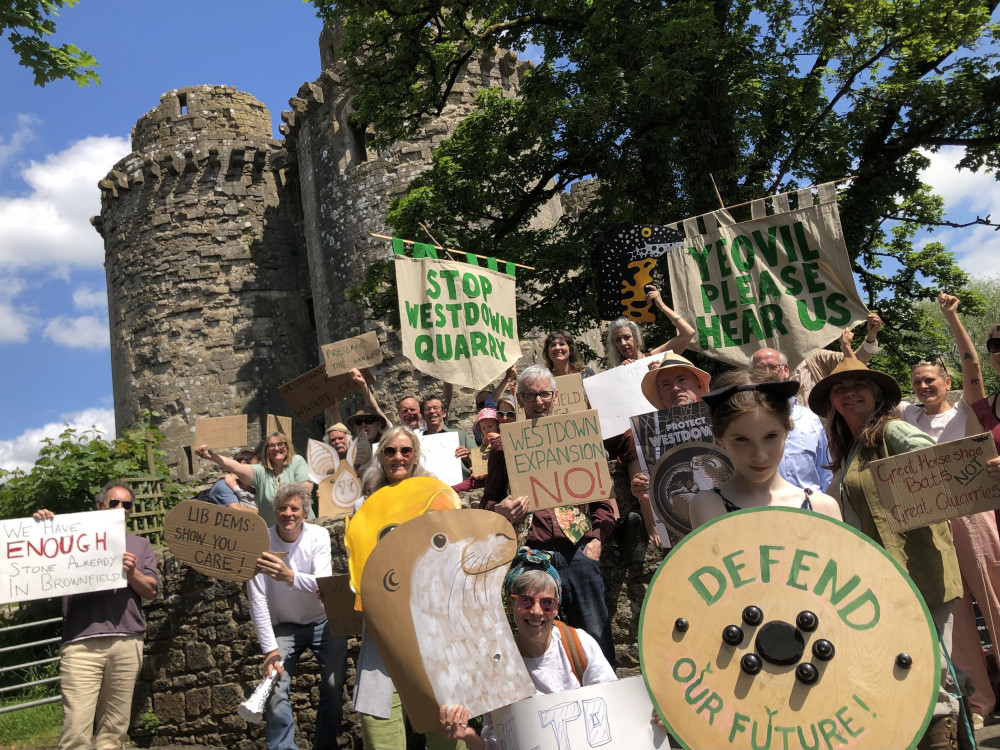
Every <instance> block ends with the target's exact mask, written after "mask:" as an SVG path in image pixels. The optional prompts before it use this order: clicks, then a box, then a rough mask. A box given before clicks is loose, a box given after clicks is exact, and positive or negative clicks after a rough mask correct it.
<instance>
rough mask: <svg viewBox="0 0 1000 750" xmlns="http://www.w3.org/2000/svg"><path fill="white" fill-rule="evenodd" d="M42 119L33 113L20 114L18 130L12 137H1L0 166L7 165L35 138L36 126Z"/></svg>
mask: <svg viewBox="0 0 1000 750" xmlns="http://www.w3.org/2000/svg"><path fill="white" fill-rule="evenodd" d="M39 123H40V120H39V119H38V118H37V117H34V116H33V115H18V116H17V130H15V131H14V132H13V133H12V134H11V136H10V138H3V137H0V167H4V166H6V165H7V163H8V162H9V161H11V160H12V159H13V158H14V157H15V156H17V155H18V154H19V153H21V151H22V150H23V149H24V146H25V144H27V143H30V142H31V141H33V140H34V139H35V128H36V126H37V125H38V124H39Z"/></svg>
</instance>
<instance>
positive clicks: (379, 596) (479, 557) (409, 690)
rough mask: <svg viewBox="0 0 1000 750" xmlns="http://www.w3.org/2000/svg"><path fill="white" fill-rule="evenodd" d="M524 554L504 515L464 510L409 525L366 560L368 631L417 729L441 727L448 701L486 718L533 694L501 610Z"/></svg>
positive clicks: (391, 535)
mask: <svg viewBox="0 0 1000 750" xmlns="http://www.w3.org/2000/svg"><path fill="white" fill-rule="evenodd" d="M516 551H517V536H516V534H515V532H514V529H513V527H512V526H511V525H510V522H509V521H507V519H505V518H504V517H503V516H501V515H500V514H499V513H493V512H492V511H488V510H457V511H448V512H437V513H425V514H423V515H421V516H419V517H417V518H415V519H413V520H411V521H408V522H407V523H404V524H403V525H401V526H399V527H397V528H395V529H393V530H392V531H390V532H388V533H387V534H386V536H385V538H384V539H383V540H382V541H380V542H379V543H378V544H377V545H376V547H375V549H374V550H373V551H372V553H371V555H370V556H369V557H368V562H367V564H366V565H365V569H364V572H363V574H362V577H361V595H362V600H363V601H364V616H365V627H366V629H367V631H368V632H369V633H371V636H372V639H373V640H374V641H375V645H376V647H377V648H378V652H379V654H380V655H381V656H382V660H383V661H384V662H385V665H386V668H387V669H388V670H389V676H390V677H391V678H392V681H393V683H394V684H395V686H396V689H397V690H398V691H399V697H400V698H401V699H402V701H403V707H404V708H405V709H406V714H407V716H409V718H410V722H411V723H412V724H413V728H414V729H415V730H416V731H418V732H427V731H430V730H432V729H435V728H437V727H438V726H439V725H438V710H439V707H440V706H441V705H442V704H448V705H454V704H457V703H461V704H463V705H465V706H467V707H468V708H469V712H470V713H471V714H473V715H475V716H478V715H480V714H483V713H485V712H486V711H491V710H493V709H494V708H500V707H501V706H506V705H508V704H510V703H513V702H514V701H517V700H521V699H522V698H527V697H528V696H530V695H534V693H535V687H534V684H533V683H532V681H531V677H530V676H529V675H528V670H527V668H526V667H525V666H524V660H523V659H522V658H521V655H520V653H519V652H518V649H517V645H516V644H515V643H514V636H513V633H511V629H510V625H509V624H508V622H507V616H506V614H505V613H504V608H503V596H502V588H503V585H502V584H503V579H504V576H505V575H506V574H507V568H508V565H509V564H510V561H511V560H512V559H513V558H514V553H515V552H516Z"/></svg>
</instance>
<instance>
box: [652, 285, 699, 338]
mask: <svg viewBox="0 0 1000 750" xmlns="http://www.w3.org/2000/svg"><path fill="white" fill-rule="evenodd" d="M646 288H647V289H649V291H648V292H647V293H646V301H647V302H651V303H652V304H654V305H656V307H657V309H658V310H659V311H660V312H662V313H663V314H664V315H666V316H667V318H669V320H670V322H671V323H673V324H674V325H675V326H676V327H677V335H676V336H674V337H673V338H672V339H670V340H669V341H668V342H667V343H665V344H660V345H659V346H658V347H656V348H655V349H651V350H650V352H649V353H650V354H659V353H660V352H665V351H667V350H668V349H669V350H670V351H672V352H674V354H681V353H683V352H684V350H685V349H687V348H688V346H689V345H690V343H691V342H692V341H693V340H694V333H695V331H694V326H692V325H691V324H690V323H688V322H687V321H686V320H685V319H684V316H683V315H678V314H677V313H676V312H674V311H673V310H671V309H670V308H669V307H667V303H666V302H664V301H663V296H662V295H661V294H660V290H659V289H657V288H656V287H655V286H652V284H647V285H646Z"/></svg>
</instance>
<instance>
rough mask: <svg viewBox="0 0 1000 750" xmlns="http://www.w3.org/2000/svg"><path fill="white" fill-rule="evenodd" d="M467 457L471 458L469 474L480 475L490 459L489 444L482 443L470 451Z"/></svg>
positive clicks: (483, 472) (484, 471) (484, 470)
mask: <svg viewBox="0 0 1000 750" xmlns="http://www.w3.org/2000/svg"><path fill="white" fill-rule="evenodd" d="M469 458H471V459H472V467H471V474H472V476H474V477H481V476H482V475H483V474H485V473H486V467H487V463H488V462H489V460H490V444H489V443H483V444H482V445H480V446H477V447H476V450H474V451H470V453H469Z"/></svg>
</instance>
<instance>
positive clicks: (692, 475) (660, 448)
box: [632, 401, 733, 546]
mask: <svg viewBox="0 0 1000 750" xmlns="http://www.w3.org/2000/svg"><path fill="white" fill-rule="evenodd" d="M632 435H633V437H634V438H635V447H636V451H637V453H638V454H639V465H640V467H641V468H642V473H643V474H645V475H646V476H647V477H649V503H650V505H651V506H652V508H653V512H654V513H655V514H656V517H657V519H658V520H659V521H660V522H661V523H662V524H663V525H664V527H666V530H667V535H668V538H669V542H668V541H667V540H666V539H664V538H663V537H662V536H661V537H660V543H661V544H665V546H670V545H671V544H677V542H679V541H680V540H681V539H682V538H683V537H684V535H685V534H687V533H688V532H690V531H691V512H690V503H691V498H693V497H694V496H695V495H697V494H698V493H699V492H701V491H702V490H710V489H712V488H713V487H718V486H719V485H720V484H721V483H722V482H725V481H726V480H727V479H729V477H731V476H732V475H733V464H732V461H730V460H729V457H728V456H727V455H726V454H725V453H724V452H723V451H722V450H720V448H719V446H718V444H716V442H715V438H714V437H713V435H712V423H711V420H710V418H709V412H708V406H707V405H706V404H704V403H702V402H701V401H698V402H697V403H694V404H686V405H684V406H675V407H673V408H672V409H664V410H663V411H654V412H650V413H649V414H640V415H638V416H635V417H632Z"/></svg>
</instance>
